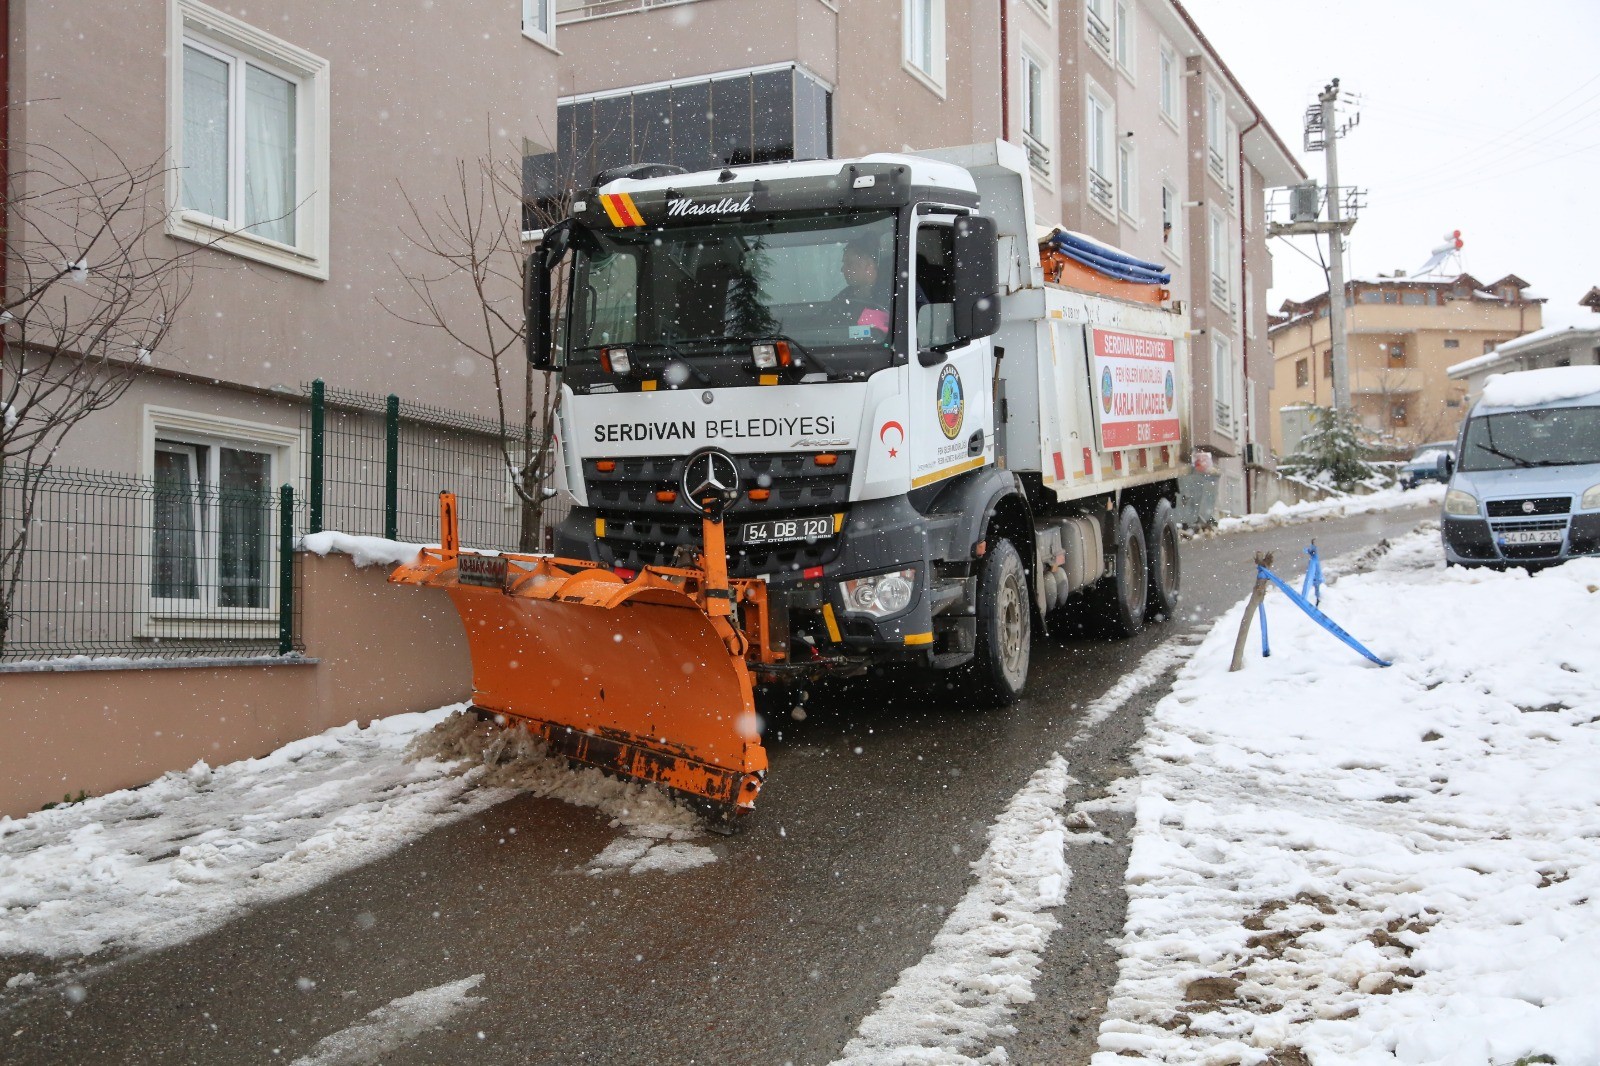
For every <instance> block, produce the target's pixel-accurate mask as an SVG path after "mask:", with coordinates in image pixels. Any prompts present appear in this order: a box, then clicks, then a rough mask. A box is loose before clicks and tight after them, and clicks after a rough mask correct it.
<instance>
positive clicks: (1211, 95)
mask: <svg viewBox="0 0 1600 1066" xmlns="http://www.w3.org/2000/svg"><path fill="white" fill-rule="evenodd" d="M1206 161H1207V163H1208V164H1209V165H1210V167H1211V172H1212V173H1213V174H1214V175H1216V177H1217V179H1218V180H1219V181H1222V182H1224V183H1226V182H1227V180H1228V117H1227V110H1226V109H1225V107H1224V106H1223V100H1222V94H1221V93H1220V92H1218V91H1217V90H1216V89H1212V88H1207V89H1206Z"/></svg>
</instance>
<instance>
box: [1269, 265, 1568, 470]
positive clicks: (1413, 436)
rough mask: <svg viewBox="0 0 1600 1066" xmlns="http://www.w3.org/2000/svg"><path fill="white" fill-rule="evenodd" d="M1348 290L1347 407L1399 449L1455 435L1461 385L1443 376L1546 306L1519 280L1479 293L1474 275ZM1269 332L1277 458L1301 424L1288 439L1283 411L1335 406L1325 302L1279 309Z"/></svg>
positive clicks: (1538, 316)
mask: <svg viewBox="0 0 1600 1066" xmlns="http://www.w3.org/2000/svg"><path fill="white" fill-rule="evenodd" d="M1346 287H1347V289H1348V296H1347V297H1346V310H1345V314H1346V319H1347V323H1346V331H1347V334H1348V339H1349V359H1350V399H1351V403H1352V404H1353V406H1354V408H1355V411H1356V413H1357V415H1358V417H1359V418H1360V419H1361V421H1362V423H1363V424H1364V425H1366V426H1367V428H1368V429H1371V430H1373V431H1374V432H1376V433H1378V434H1381V435H1382V436H1383V437H1384V438H1386V439H1389V440H1392V441H1393V442H1394V443H1396V444H1397V445H1413V444H1421V443H1425V442H1427V441H1434V440H1443V439H1446V438H1449V437H1452V436H1454V435H1455V431H1456V427H1457V426H1458V425H1459V424H1460V422H1461V418H1462V416H1463V415H1465V414H1466V403H1465V401H1466V398H1467V386H1466V384H1465V382H1462V381H1455V380H1452V379H1451V377H1450V376H1449V375H1448V373H1447V371H1448V370H1449V369H1450V368H1451V367H1452V366H1454V365H1456V364H1459V363H1462V362H1465V361H1467V360H1469V359H1472V358H1474V357H1479V356H1482V355H1484V354H1485V353H1488V352H1493V351H1495V350H1496V349H1497V348H1498V347H1499V346H1500V345H1502V344H1503V343H1504V342H1506V341H1509V340H1511V339H1513V338H1515V337H1520V336H1522V335H1524V334H1526V333H1530V332H1533V331H1535V330H1538V329H1539V328H1540V326H1541V325H1542V316H1543V308H1544V299H1543V298H1542V297H1539V296H1535V295H1533V294H1532V293H1531V292H1530V291H1529V289H1528V283H1527V282H1526V281H1523V280H1522V279H1521V278H1519V277H1517V276H1516V275H1515V274H1508V275H1506V276H1505V277H1503V278H1501V279H1500V280H1498V281H1494V282H1490V283H1487V284H1485V283H1484V282H1481V281H1479V280H1478V279H1476V278H1474V277H1473V276H1472V275H1470V274H1460V275H1456V276H1454V277H1447V278H1440V277H1427V278H1423V277H1410V278H1408V277H1406V276H1404V275H1403V274H1398V273H1397V274H1395V275H1393V276H1383V275H1378V276H1376V277H1369V278H1358V279H1356V280H1354V281H1350V282H1348V283H1346ZM1270 333H1271V344H1272V367H1273V378H1274V380H1273V393H1272V397H1273V402H1274V403H1275V404H1277V405H1278V407H1279V409H1280V417H1277V418H1274V419H1273V422H1272V447H1273V450H1274V451H1275V452H1276V453H1277V454H1279V455H1283V454H1285V451H1286V450H1293V448H1294V446H1295V444H1297V443H1298V436H1297V435H1296V430H1295V428H1294V427H1295V426H1297V425H1298V423H1297V422H1295V421H1294V419H1293V418H1292V417H1291V418H1290V419H1289V420H1288V421H1289V422H1290V423H1291V424H1290V425H1289V427H1288V429H1287V432H1286V428H1285V419H1284V418H1283V417H1282V409H1283V408H1291V409H1292V408H1295V407H1299V406H1304V405H1307V404H1315V405H1319V406H1327V405H1328V404H1330V403H1331V402H1332V400H1333V351H1332V348H1331V345H1330V340H1329V322H1328V294H1327V293H1325V292H1324V293H1321V294H1319V295H1317V296H1314V297H1312V298H1311V299H1309V300H1305V301H1294V300H1288V301H1285V302H1284V304H1283V306H1282V308H1281V309H1280V314H1278V315H1276V316H1274V323H1273V325H1272V327H1271V331H1270Z"/></svg>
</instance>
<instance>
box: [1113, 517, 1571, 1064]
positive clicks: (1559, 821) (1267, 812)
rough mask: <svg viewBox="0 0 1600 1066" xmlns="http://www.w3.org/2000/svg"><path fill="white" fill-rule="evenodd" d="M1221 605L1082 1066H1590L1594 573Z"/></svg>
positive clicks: (1420, 577)
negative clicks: (1247, 623)
mask: <svg viewBox="0 0 1600 1066" xmlns="http://www.w3.org/2000/svg"><path fill="white" fill-rule="evenodd" d="M1267 603H1268V614H1269V622H1270V625H1271V635H1272V648H1273V655H1272V657H1271V658H1270V659H1265V660H1264V659H1262V658H1261V655H1260V645H1259V638H1258V636H1257V635H1256V634H1255V633H1254V632H1253V633H1252V635H1251V645H1250V649H1251V650H1250V655H1249V657H1248V659H1247V660H1246V666H1245V669H1244V670H1243V671H1241V672H1239V673H1233V674H1230V673H1228V672H1227V667H1228V662H1229V659H1230V657H1231V652H1232V646H1233V641H1234V636H1235V633H1236V631H1237V627H1238V623H1239V618H1240V614H1241V612H1242V610H1243V607H1242V605H1241V606H1238V607H1235V608H1234V610H1233V611H1232V612H1231V613H1230V614H1229V615H1228V616H1227V617H1224V618H1223V619H1221V620H1220V621H1219V622H1218V623H1217V625H1216V626H1215V627H1214V628H1213V630H1212V631H1211V633H1210V635H1209V636H1208V637H1207V638H1206V640H1205V641H1204V642H1203V643H1202V644H1201V646H1200V648H1199V649H1198V651H1197V652H1196V653H1195V655H1194V657H1193V658H1192V659H1191V660H1190V662H1189V664H1188V666H1187V667H1186V668H1185V669H1184V670H1183V671H1182V673H1181V674H1180V677H1179V680H1178V682H1177V684H1176V686H1175V687H1174V690H1173V692H1172V693H1171V694H1170V695H1169V696H1167V697H1166V698H1165V699H1164V700H1163V701H1162V702H1161V703H1160V704H1159V705H1158V707H1157V708H1156V710H1155V711H1154V712H1153V714H1152V718H1151V721H1150V723H1149V729H1148V733H1147V736H1146V738H1145V740H1144V742H1143V744H1142V747H1141V749H1140V754H1139V756H1138V758H1137V760H1136V763H1135V765H1136V767H1137V769H1138V770H1139V772H1140V774H1141V777H1140V781H1139V787H1138V790H1137V799H1136V807H1135V810H1136V814H1137V818H1136V828H1135V835H1134V840H1133V851H1132V859H1131V862H1130V864H1129V869H1128V873H1127V882H1128V890H1129V894H1130V906H1129V911H1128V917H1127V923H1126V927H1125V930H1124V935H1123V937H1122V938H1121V940H1120V942H1119V949H1120V953H1121V962H1120V978H1119V980H1118V983H1117V986H1116V988H1115V991H1114V992H1113V995H1112V998H1111V1001H1110V1004H1109V1007H1108V1011H1107V1015H1106V1018H1105V1020H1104V1022H1103V1024H1102V1026H1101V1030H1100V1038H1099V1039H1100V1049H1101V1050H1100V1052H1099V1053H1098V1054H1097V1055H1096V1056H1095V1058H1094V1060H1093V1061H1094V1064H1095V1066H1117V1064H1120V1063H1123V1062H1126V1061H1128V1058H1127V1057H1128V1056H1132V1057H1134V1058H1137V1059H1139V1060H1140V1061H1145V1062H1162V1063H1195V1064H1201V1063H1204V1064H1220V1063H1237V1064H1241V1066H1252V1064H1257V1063H1275V1064H1278V1066H1289V1064H1307V1063H1309V1064H1311V1066H1330V1064H1334V1063H1338V1064H1355V1066H1366V1064H1378V1063H1385V1064H1392V1063H1406V1064H1416V1066H1421V1064H1436V1066H1499V1064H1507V1066H1509V1064H1511V1063H1516V1062H1519V1061H1525V1060H1527V1059H1529V1058H1530V1057H1533V1056H1549V1058H1535V1059H1533V1060H1532V1061H1541V1062H1547V1061H1554V1062H1556V1063H1559V1064H1560V1066H1585V1064H1591V1066H1592V1064H1600V642H1597V641H1596V640H1595V636H1594V635H1595V633H1596V632H1597V631H1600V560H1579V561H1575V562H1571V563H1568V564H1567V565H1565V566H1563V567H1559V568H1555V569H1551V570H1546V571H1543V572H1541V573H1539V574H1537V575H1535V576H1532V577H1530V576H1529V575H1528V574H1527V573H1525V572H1523V571H1520V570H1513V571H1510V572H1508V573H1494V572H1489V571H1482V570H1472V571H1465V570H1446V569H1445V568H1444V567H1443V565H1442V563H1441V561H1440V552H1439V544H1438V533H1437V531H1436V530H1431V531H1428V530H1424V531H1420V532H1418V533H1416V534H1414V535H1412V536H1410V537H1407V538H1405V539H1403V540H1401V541H1399V542H1397V543H1396V544H1395V546H1394V547H1393V549H1392V550H1391V551H1390V552H1389V553H1388V554H1387V555H1386V556H1384V557H1382V558H1380V559H1378V560H1377V561H1376V562H1375V563H1374V564H1373V569H1372V570H1371V572H1367V573H1360V574H1354V575H1351V576H1347V577H1344V578H1343V579H1342V580H1339V581H1337V583H1335V584H1333V585H1331V586H1329V587H1328V588H1327V589H1326V590H1325V593H1324V596H1323V608H1324V610H1326V611H1327V612H1328V614H1329V615H1330V616H1331V617H1332V618H1333V619H1334V620H1335V621H1337V622H1338V623H1340V624H1341V625H1342V626H1344V628H1346V629H1347V630H1349V631H1350V632H1351V633H1352V634H1354V635H1355V636H1356V637H1357V638H1358V639H1360V640H1362V641H1363V642H1365V643H1366V644H1367V645H1368V646H1369V647H1370V648H1372V650H1373V651H1375V652H1377V653H1378V654H1379V655H1380V656H1382V657H1384V658H1388V659H1392V660H1393V661H1394V666H1392V667H1390V668H1388V669H1383V668H1380V667H1377V666H1375V665H1373V664H1372V663H1369V662H1367V661H1366V660H1364V659H1362V658H1360V657H1359V656H1358V655H1356V654H1355V653H1354V652H1352V651H1350V650H1349V649H1347V648H1346V647H1344V646H1343V645H1341V644H1339V643H1338V642H1337V641H1335V640H1334V639H1333V638H1332V637H1331V636H1330V635H1329V634H1327V633H1326V632H1324V631H1322V630H1321V629H1319V628H1318V627H1317V626H1316V625H1315V624H1314V623H1312V622H1311V620H1310V619H1308V618H1306V617H1305V616H1304V615H1302V614H1301V613H1300V612H1299V611H1298V610H1296V609H1295V608H1294V607H1293V606H1292V605H1290V604H1289V603H1288V602H1287V601H1286V599H1285V598H1284V597H1282V596H1281V595H1279V594H1277V593H1273V594H1272V595H1271V596H1270V597H1269V598H1268V601H1267Z"/></svg>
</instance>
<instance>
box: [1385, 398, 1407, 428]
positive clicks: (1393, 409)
mask: <svg viewBox="0 0 1600 1066" xmlns="http://www.w3.org/2000/svg"><path fill="white" fill-rule="evenodd" d="M1389 421H1390V422H1391V423H1393V424H1394V425H1397V426H1403V425H1405V424H1406V402H1405V401H1404V400H1396V401H1395V402H1394V403H1392V404H1390V405H1389Z"/></svg>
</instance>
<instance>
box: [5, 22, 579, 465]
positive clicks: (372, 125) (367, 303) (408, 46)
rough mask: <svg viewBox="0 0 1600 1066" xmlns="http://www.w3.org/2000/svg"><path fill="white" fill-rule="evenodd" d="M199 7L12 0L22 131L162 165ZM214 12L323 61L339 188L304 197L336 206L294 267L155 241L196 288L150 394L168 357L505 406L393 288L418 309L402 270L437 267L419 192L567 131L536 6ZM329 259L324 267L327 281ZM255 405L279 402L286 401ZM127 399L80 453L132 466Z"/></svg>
mask: <svg viewBox="0 0 1600 1066" xmlns="http://www.w3.org/2000/svg"><path fill="white" fill-rule="evenodd" d="M183 5H184V6H180V0H130V2H128V3H120V4H108V3H104V2H101V0H13V2H12V4H11V5H10V7H11V30H12V36H11V41H10V42H9V46H10V49H11V67H10V73H11V78H10V85H9V92H10V99H11V101H12V103H13V110H12V117H11V133H12V137H13V141H14V142H31V143H33V144H38V145H45V146H49V148H51V149H53V150H57V151H60V152H62V153H63V154H65V155H66V156H67V157H69V158H71V159H73V160H74V161H78V162H81V163H83V164H85V165H87V166H91V167H93V166H100V167H109V166H113V165H114V163H113V161H112V159H111V153H112V152H115V153H116V154H118V155H120V156H121V157H122V158H123V159H125V160H126V161H128V163H129V164H132V165H135V166H138V165H146V164H150V163H154V162H157V161H159V160H161V159H162V158H163V157H164V156H165V155H166V153H167V150H168V147H169V144H170V143H171V139H172V136H173V134H172V132H171V126H172V124H173V123H172V121H171V120H170V117H169V113H168V111H169V108H168V104H169V101H170V100H171V99H172V86H171V84H170V83H171V81H172V79H171V77H170V75H169V69H168V61H167V54H168V46H169V39H170V38H171V37H172V35H173V34H175V33H176V32H177V31H176V30H175V27H176V26H179V25H181V24H182V23H183V19H184V17H185V12H191V13H192V12H193V11H196V10H202V7H201V6H199V5H189V4H188V3H187V0H183ZM208 10H211V11H218V12H221V13H223V14H224V15H231V16H237V17H238V18H239V19H240V20H242V21H243V22H244V23H246V24H248V25H250V26H251V27H253V28H254V29H256V30H260V31H264V32H265V33H267V34H270V35H271V36H273V37H275V38H277V39H278V40H280V41H281V42H284V43H285V44H287V45H288V46H292V47H293V48H295V49H300V50H304V51H305V52H307V53H310V54H311V55H313V56H314V57H316V58H318V59H320V60H325V61H326V70H325V74H324V75H321V78H323V79H324V80H325V85H326V89H327V106H326V110H325V111H323V110H319V109H317V108H316V107H314V106H311V98H312V97H313V96H315V92H314V91H312V89H311V88H310V87H309V86H308V87H305V88H304V91H303V94H302V100H303V101H305V106H308V107H310V108H311V110H312V112H314V114H313V116H312V118H311V120H310V122H311V126H312V127H314V128H302V130H301V133H302V134H303V135H305V136H302V138H301V141H300V143H299V144H298V145H297V150H298V151H300V152H302V153H311V154H312V155H313V156H314V155H316V154H317V148H316V144H317V141H318V140H319V139H320V138H322V137H324V136H325V139H326V143H327V155H326V168H325V181H324V183H323V184H324V185H325V187H312V188H309V189H307V190H306V198H305V199H304V200H303V201H302V204H301V207H300V209H299V212H297V214H300V215H301V216H302V217H304V218H307V219H309V218H310V217H311V216H312V215H314V214H315V212H316V210H317V207H318V205H319V202H325V205H326V209H325V212H324V214H325V217H326V229H325V233H326V255H325V257H324V258H322V259H321V260H319V261H308V264H309V265H308V266H307V269H306V270H295V269H286V268H284V267H282V266H279V265H270V264H268V263H265V262H261V261H259V260H256V259H251V258H246V257H244V256H242V255H239V254H234V253H232V252H230V251H223V250H215V249H210V248H201V247H199V246H197V245H196V244H194V243H191V242H188V241H184V240H180V239H178V238H176V237H170V236H157V237H156V238H155V240H154V242H153V244H154V245H156V246H158V247H155V248H154V249H153V250H154V251H156V252H157V253H177V252H183V251H187V252H190V253H192V256H193V258H192V262H193V266H194V275H193V277H194V283H193V291H192V293H191V295H190V297H189V300H188V302H187V304H186V305H185V306H184V308H183V311H182V314H181V316H180V318H179V319H178V320H177V322H176V324H175V325H174V327H173V329H172V331H171V333H170V335H169V338H168V340H167V343H166V344H165V346H164V349H163V350H162V351H159V352H157V353H156V357H155V368H156V371H157V373H156V374H155V375H152V376H151V381H152V384H150V385H149V386H147V390H149V391H152V392H153V391H159V390H160V389H161V388H162V387H163V386H161V385H159V384H156V382H160V381H161V380H162V377H161V372H162V371H171V372H175V373H177V374H180V375H188V376H190V377H191V378H192V379H195V380H203V381H215V382H218V383H220V384H223V385H228V384H239V385H244V386H248V387H250V388H252V389H260V390H274V391H291V392H294V393H298V392H299V388H300V386H301V384H302V383H303V382H306V381H309V380H311V379H312V378H317V377H321V378H323V379H325V380H327V381H328V382H329V384H330V385H334V386H340V387H345V388H353V389H359V390H363V391H368V392H373V393H378V394H383V393H388V392H397V393H399V394H401V395H402V396H404V397H406V398H408V399H416V400H422V401H425V402H431V403H434V404H437V405H439V406H443V407H448V408H453V409H460V410H467V411H475V412H481V413H484V414H490V413H492V411H493V405H492V396H493V393H492V389H491V387H490V381H489V374H488V372H487V370H486V369H485V367H484V366H483V365H481V364H480V363H478V362H476V361H475V360H472V359H470V358H464V357H463V353H462V352H461V351H460V350H459V349H457V348H456V347H454V346H453V345H452V344H451V343H450V342H449V341H448V340H447V338H445V337H444V336H443V335H442V334H441V333H439V332H438V331H431V330H426V329H423V328H421V327H418V326H414V325H410V324H407V323H405V322H402V321H401V320H400V319H399V318H397V317H396V316H395V315H393V314H391V313H389V312H388V311H386V310H385V309H384V307H383V306H382V305H381V302H387V303H388V304H389V305H390V306H392V307H393V308H395V309H396V310H399V311H401V312H402V313H406V314H415V313H416V311H417V310H418V306H417V301H416V300H415V299H414V298H412V297H411V296H410V295H409V294H408V293H407V290H406V288H405V285H404V283H403V281H402V279H401V276H400V271H401V270H402V269H410V270H419V269H423V268H426V267H429V266H430V264H429V261H428V259H427V257H425V256H423V255H421V254H420V253H418V252H416V251H415V250H414V249H413V248H411V247H410V246H409V245H408V244H407V242H406V240H405V239H404V238H403V236H402V229H403V228H404V227H407V226H408V225H409V219H408V211H407V206H406V195H407V194H409V195H410V196H411V197H412V199H413V200H414V201H415V202H417V203H418V204H419V205H421V206H423V208H424V209H425V210H426V211H429V212H431V211H434V210H437V208H438V207H439V206H441V205H442V198H443V197H444V196H445V195H446V194H448V193H449V192H450V190H451V188H452V186H453V185H454V183H455V182H456V162H457V160H462V159H465V160H476V159H478V158H479V157H482V156H485V155H486V154H489V153H491V152H493V153H495V154H498V155H500V156H503V157H505V158H507V159H510V160H512V161H513V162H514V161H515V160H517V159H518V158H520V155H521V152H522V151H523V143H524V138H529V139H533V140H537V139H538V136H539V131H540V130H541V129H544V128H551V127H553V126H554V116H555V97H556V73H557V70H556V63H557V56H556V54H555V53H554V51H552V50H551V49H550V48H547V47H545V46H544V45H543V44H540V43H538V42H536V41H535V40H533V39H531V38H530V37H528V36H526V35H525V34H524V33H523V32H522V28H521V18H520V16H521V11H520V5H518V4H515V3H508V2H505V0H452V2H451V3H449V4H439V5H436V6H433V7H431V8H422V7H419V8H417V9H416V10H415V11H408V12H407V13H406V14H405V15H404V16H401V15H400V14H399V13H397V12H396V11H395V10H394V9H392V8H391V7H388V6H385V5H373V4H348V3H327V2H324V0H282V2H279V3H273V4H269V5H258V4H241V3H234V2H224V0H219V2H217V3H215V4H214V5H212V6H211V8H210V9H208ZM94 138H101V139H103V140H104V141H105V142H106V144H105V146H104V147H100V146H97V145H95V143H94ZM319 198H321V201H319ZM172 199H173V198H172V197H171V196H168V197H162V196H160V195H158V196H157V197H156V202H155V204H154V206H155V208H156V210H157V212H158V214H159V213H160V212H161V211H164V210H166V209H168V208H173V207H176V204H175V203H172V202H170V201H171V200H172ZM308 224H309V222H308ZM302 232H304V231H302ZM394 260H398V261H399V264H400V265H399V266H397V265H396V262H395V261H394ZM319 271H320V272H321V273H325V274H326V277H325V278H322V277H317V276H314V275H315V274H316V273H317V272H319ZM466 296H467V294H466V293H465V291H464V290H463V291H462V292H461V293H460V294H458V296H455V297H447V303H450V304H451V305H452V306H454V307H456V308H457V309H461V310H464V309H465V308H466V307H467V303H466V300H465V297H466ZM380 301H381V302H380ZM519 381H520V378H519ZM170 390H171V391H170V392H169V393H167V394H166V398H167V399H168V400H171V401H172V402H179V401H180V399H182V400H183V402H188V400H189V399H190V398H192V392H191V390H189V389H188V388H187V387H186V386H182V385H173V386H170ZM212 402H213V403H215V404H217V405H220V406H235V405H236V404H237V402H238V401H237V399H236V398H233V399H226V400H224V399H216V400H214V401H212ZM245 402H246V403H248V404H254V403H255V402H256V401H255V400H254V399H249V400H246V401H245ZM259 410H260V413H261V416H262V417H277V415H278V414H279V413H281V408H280V407H279V406H278V405H274V404H271V403H263V404H261V405H260V408H259ZM128 414H129V411H128V409H126V408H123V407H122V406H118V407H116V408H113V409H112V410H111V411H110V412H108V413H106V414H104V415H102V416H99V417H98V418H96V419H95V420H94V421H93V422H92V423H91V424H88V425H85V426H84V427H83V428H82V430H81V433H82V435H83V437H84V438H85V439H81V440H78V441H75V442H74V443H73V448H74V450H75V459H74V461H81V462H83V463H84V464H85V465H91V466H95V467H99V468H103V469H116V470H128V471H129V472H132V470H131V467H130V465H129V459H130V456H129V454H128V452H127V451H126V450H125V448H124V447H123V445H125V443H126V440H125V438H126V432H125V430H126V424H127V416H128Z"/></svg>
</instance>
